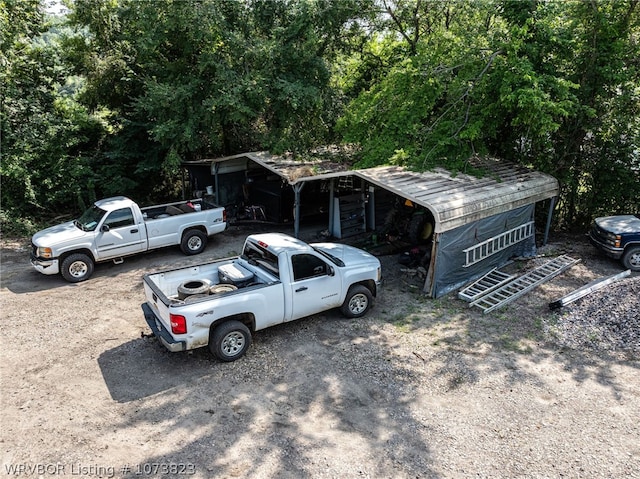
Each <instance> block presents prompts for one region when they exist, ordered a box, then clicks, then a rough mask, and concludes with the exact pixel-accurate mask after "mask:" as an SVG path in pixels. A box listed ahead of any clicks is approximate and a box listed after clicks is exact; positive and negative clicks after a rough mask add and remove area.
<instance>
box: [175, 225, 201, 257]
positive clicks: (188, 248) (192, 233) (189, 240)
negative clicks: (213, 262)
mask: <svg viewBox="0 0 640 479" xmlns="http://www.w3.org/2000/svg"><path fill="white" fill-rule="evenodd" d="M207 240H208V237H207V235H206V234H204V233H203V232H202V231H200V230H189V231H187V232H185V233H184V236H183V237H182V241H181V242H180V249H181V250H182V252H183V253H184V254H187V255H193V254H199V253H202V251H203V250H204V249H205V247H206V246H207Z"/></svg>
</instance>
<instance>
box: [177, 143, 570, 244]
mask: <svg viewBox="0 0 640 479" xmlns="http://www.w3.org/2000/svg"><path fill="white" fill-rule="evenodd" d="M341 152H342V153H343V151H342V150H340V149H333V150H332V149H327V150H323V151H322V153H323V154H324V155H323V156H322V157H324V158H325V159H317V160H316V159H313V160H307V161H300V160H296V159H294V158H293V157H292V156H290V155H286V156H278V155H272V154H270V153H268V152H264V151H261V152H250V153H241V154H238V155H233V156H227V157H224V158H217V159H213V160H203V161H200V162H197V164H205V163H206V164H215V163H221V162H225V161H229V160H236V159H241V158H243V157H244V158H247V159H248V160H251V161H253V162H255V163H257V164H259V165H260V166H262V167H264V168H266V169H267V170H269V171H271V172H273V173H275V174H277V175H279V176H281V177H282V178H283V179H285V180H286V181H287V182H288V183H289V184H291V185H294V184H296V183H299V182H305V181H312V180H322V179H329V178H336V177H341V176H357V177H360V178H363V179H364V180H366V181H368V182H369V183H371V184H373V185H376V186H378V187H380V188H384V189H386V190H389V191H391V192H393V193H395V194H397V195H399V196H401V197H403V198H407V199H409V200H411V201H412V202H414V203H416V204H418V205H420V206H423V207H425V208H427V209H429V210H430V211H431V213H432V214H433V216H434V218H435V222H436V224H435V226H434V231H435V232H436V233H441V232H443V231H448V230H451V229H454V228H457V227H458V226H462V225H464V224H467V223H471V222H473V221H477V220H480V219H482V218H487V217H489V216H493V215H495V214H498V213H502V212H505V211H509V210H512V209H515V208H519V207H521V206H525V205H529V204H532V203H537V202H538V201H542V200H546V199H549V198H553V197H556V196H558V194H559V191H560V188H559V185H558V180H556V179H555V178H554V177H552V176H550V175H547V174H544V173H541V172H538V171H534V170H530V169H528V168H524V167H522V166H518V165H515V164H512V163H507V162H504V161H501V160H497V159H494V158H473V159H471V160H470V161H469V163H470V164H471V165H472V166H474V167H476V168H479V169H481V170H482V171H484V173H485V175H484V176H482V177H476V176H471V175H467V174H464V173H457V174H452V173H450V172H448V171H447V170H444V169H442V168H438V169H435V170H433V171H426V172H422V173H419V172H414V171H409V170H406V169H404V168H402V167H400V166H381V167H377V168H369V169H363V170H351V169H349V168H350V165H349V164H348V163H347V162H344V161H340V162H337V161H335V160H332V159H331V158H332V156H333V157H336V156H337V157H339V154H340V153H341ZM195 163H196V162H193V163H191V164H195ZM188 164H189V163H185V165H188Z"/></svg>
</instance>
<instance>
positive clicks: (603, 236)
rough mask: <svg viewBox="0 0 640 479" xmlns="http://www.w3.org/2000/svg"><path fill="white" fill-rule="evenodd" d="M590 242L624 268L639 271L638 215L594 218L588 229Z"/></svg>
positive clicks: (639, 218)
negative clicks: (620, 262)
mask: <svg viewBox="0 0 640 479" xmlns="http://www.w3.org/2000/svg"><path fill="white" fill-rule="evenodd" d="M589 239H590V240H591V243H592V244H593V245H594V246H595V247H596V248H598V249H600V250H601V251H602V252H604V254H606V255H607V256H609V257H610V258H614V259H619V260H621V261H622V264H623V265H624V267H625V268H627V269H630V270H631V271H640V215H622V216H606V217H603V218H596V219H595V221H594V222H593V226H592V227H591V231H589Z"/></svg>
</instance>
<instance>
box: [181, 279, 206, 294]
mask: <svg viewBox="0 0 640 479" xmlns="http://www.w3.org/2000/svg"><path fill="white" fill-rule="evenodd" d="M210 287H211V285H210V284H209V283H207V282H206V281H202V280H200V279H197V280H193V279H192V280H189V281H185V282H184V283H182V284H181V285H180V286H178V299H185V298H187V297H189V296H193V295H194V294H209V288H210Z"/></svg>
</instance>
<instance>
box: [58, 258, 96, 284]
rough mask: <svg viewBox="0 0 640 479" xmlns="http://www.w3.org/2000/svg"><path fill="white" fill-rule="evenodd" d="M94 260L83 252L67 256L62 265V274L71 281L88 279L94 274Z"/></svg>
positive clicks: (76, 281) (77, 281)
mask: <svg viewBox="0 0 640 479" xmlns="http://www.w3.org/2000/svg"><path fill="white" fill-rule="evenodd" d="M93 268H94V265H93V260H92V259H91V258H90V257H89V256H87V255H86V254H83V253H74V254H70V255H69V256H67V257H66V258H65V259H64V260H63V261H62V265H61V266H60V274H62V277H63V278H64V279H66V280H67V281H69V282H70V283H79V282H80V281H86V280H87V279H89V278H90V277H91V275H92V274H93Z"/></svg>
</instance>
